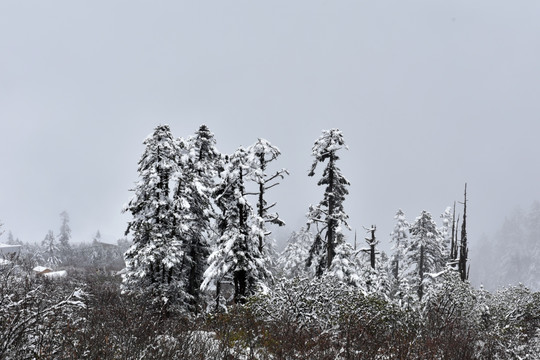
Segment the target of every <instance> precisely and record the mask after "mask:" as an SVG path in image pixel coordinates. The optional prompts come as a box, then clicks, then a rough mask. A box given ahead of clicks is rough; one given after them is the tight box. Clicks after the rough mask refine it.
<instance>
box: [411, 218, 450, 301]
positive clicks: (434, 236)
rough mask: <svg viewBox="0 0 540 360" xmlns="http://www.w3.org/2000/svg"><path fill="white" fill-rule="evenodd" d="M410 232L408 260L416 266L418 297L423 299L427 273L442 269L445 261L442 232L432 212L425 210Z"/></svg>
mask: <svg viewBox="0 0 540 360" xmlns="http://www.w3.org/2000/svg"><path fill="white" fill-rule="evenodd" d="M410 234H411V240H410V242H409V248H408V249H407V261H408V264H409V266H414V272H413V273H412V275H413V276H412V277H413V278H414V283H415V284H416V288H417V292H418V297H419V298H420V300H422V296H423V295H424V279H425V275H426V274H427V273H437V272H439V271H441V270H442V269H441V267H440V264H441V263H442V262H443V261H442V259H443V254H442V251H441V247H440V241H439V237H440V234H439V230H438V229H437V224H435V222H434V221H433V218H432V216H431V214H430V213H429V212H427V211H425V210H424V211H422V213H421V214H420V216H418V217H417V218H416V220H415V222H414V224H413V225H412V226H411V227H410Z"/></svg>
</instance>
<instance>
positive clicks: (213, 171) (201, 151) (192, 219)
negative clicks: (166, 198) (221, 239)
mask: <svg viewBox="0 0 540 360" xmlns="http://www.w3.org/2000/svg"><path fill="white" fill-rule="evenodd" d="M178 144H179V148H180V149H182V156H181V157H180V167H179V169H178V171H177V172H176V173H175V178H176V184H177V187H176V190H175V193H174V196H173V208H174V215H175V228H176V230H177V232H178V237H179V238H180V239H182V241H183V243H184V249H185V257H184V272H185V275H184V277H185V279H186V289H185V290H186V292H187V294H188V295H189V297H190V298H189V303H190V305H191V307H192V310H197V306H198V305H199V304H200V301H201V299H200V291H201V290H200V286H201V283H202V281H203V274H204V271H205V270H206V268H207V260H208V256H209V255H210V238H211V236H212V235H213V233H212V229H211V222H212V219H214V218H215V213H214V208H213V205H212V201H211V198H212V193H213V191H214V187H215V178H216V176H217V161H218V160H219V158H220V153H219V151H218V150H217V149H216V146H215V144H216V141H215V139H214V134H212V132H210V130H209V129H208V127H207V126H206V125H201V126H200V127H199V129H198V130H197V131H196V133H195V135H194V136H191V137H190V138H189V139H188V140H187V141H183V140H182V139H178Z"/></svg>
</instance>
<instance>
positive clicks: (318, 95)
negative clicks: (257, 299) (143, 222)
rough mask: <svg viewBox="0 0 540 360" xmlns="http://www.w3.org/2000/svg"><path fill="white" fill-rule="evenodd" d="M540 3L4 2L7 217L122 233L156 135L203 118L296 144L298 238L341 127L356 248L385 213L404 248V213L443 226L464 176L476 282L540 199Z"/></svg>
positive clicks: (2, 154) (285, 199) (274, 197)
mask: <svg viewBox="0 0 540 360" xmlns="http://www.w3.org/2000/svg"><path fill="white" fill-rule="evenodd" d="M539 15H540V3H538V2H537V1H532V0H531V1H525V0H524V1H519V2H518V3H516V2H505V1H475V2H472V3H471V2H468V1H452V2H448V1H407V2H403V1H397V0H388V1H377V2H367V1H340V2H329V1H307V0H306V1H294V2H291V1H273V2H252V1H227V2H223V1H221V2H220V1H208V2H204V3H194V2H193V3H192V2H183V1H159V2H152V3H150V2H143V1H92V2H72V1H54V2H41V1H25V2H20V1H2V2H0V136H1V141H0V164H1V165H2V171H1V176H0V204H1V205H0V221H2V222H3V223H4V226H3V229H4V230H5V231H6V232H7V231H11V232H12V233H13V236H14V237H16V238H19V239H20V240H22V241H24V242H30V243H34V242H41V241H42V240H43V238H44V237H45V235H46V234H47V231H48V230H49V229H51V230H54V231H55V232H56V231H57V230H58V228H59V227H60V217H59V214H60V213H61V212H62V211H64V210H66V211H67V212H68V213H69V215H70V218H71V222H70V226H71V228H72V231H73V238H72V241H73V242H81V241H91V240H92V238H93V236H94V234H95V233H96V231H97V230H99V231H100V232H101V235H102V238H103V240H104V241H107V242H111V243H114V242H116V240H117V239H119V238H121V237H123V234H124V231H125V229H126V224H127V221H128V220H129V217H128V214H123V213H122V212H121V210H122V207H123V205H124V204H125V203H127V202H128V201H129V199H130V197H131V193H130V192H129V189H131V188H132V187H133V185H134V183H135V182H136V181H137V162H138V160H139V158H140V155H141V154H142V152H143V145H142V142H143V140H144V139H145V137H146V136H147V135H149V134H150V133H152V131H153V129H154V127H155V126H156V125H158V124H169V125H170V126H171V130H172V132H173V134H174V135H175V136H176V137H187V136H190V135H192V134H193V133H194V132H195V131H196V130H197V128H198V126H199V125H201V124H206V125H208V126H209V128H210V130H211V131H212V132H213V133H214V134H215V137H216V139H217V146H218V148H219V149H220V150H221V151H222V152H224V153H231V152H233V151H234V150H235V149H236V148H237V147H238V146H241V145H242V146H248V145H250V144H252V143H254V142H255V141H256V140H257V138H259V137H260V138H265V139H267V140H269V141H270V142H271V143H272V144H273V145H275V146H277V147H279V148H280V150H281V152H282V156H281V157H280V158H279V159H278V160H277V161H276V162H275V163H274V166H275V167H276V168H282V167H284V168H287V169H288V170H289V171H290V176H288V177H287V178H286V179H285V180H283V181H282V182H281V185H280V186H278V187H276V188H274V189H272V190H271V192H270V193H269V197H268V200H269V201H277V202H278V205H277V206H276V210H277V211H278V212H279V214H280V216H281V217H282V218H283V219H284V220H285V221H286V223H287V226H286V227H285V228H283V229H279V230H277V229H276V230H275V231H274V234H275V235H276V237H277V239H278V241H279V242H281V243H283V242H284V241H285V240H286V239H287V237H288V236H289V234H290V232H292V231H294V230H298V229H299V228H300V227H301V226H302V225H303V224H304V223H305V213H306V212H307V209H308V206H309V204H311V203H316V202H318V201H319V200H320V199H321V198H322V194H323V189H322V188H320V187H318V186H317V185H316V184H317V181H318V178H317V176H319V175H320V174H318V175H316V176H315V178H309V177H308V176H307V173H308V170H309V168H310V165H311V162H312V159H311V147H312V145H313V142H314V141H315V140H316V139H317V137H318V136H319V135H320V133H321V130H322V129H329V128H339V129H341V130H342V131H343V133H344V136H345V140H346V142H347V145H348V146H349V151H346V152H343V153H342V154H341V155H342V159H341V161H340V168H341V170H342V171H343V174H344V175H345V176H346V177H347V178H348V179H349V181H350V182H351V186H350V195H349V196H348V198H347V200H346V202H345V210H346V211H347V212H348V214H349V216H350V221H349V224H350V225H351V227H352V228H353V231H352V232H348V233H347V232H346V234H347V235H348V239H349V241H351V242H352V241H353V239H354V230H357V231H358V238H359V239H362V238H363V236H364V231H363V229H362V226H369V225H371V224H375V225H377V237H378V238H379V239H380V241H381V246H382V247H383V249H385V250H387V251H388V250H389V249H390V246H389V243H388V241H389V238H390V236H389V234H390V232H391V231H392V228H393V225H394V219H393V217H394V214H395V212H396V211H397V209H398V208H402V209H403V210H404V212H405V214H406V215H407V217H408V220H409V221H410V222H413V221H414V218H415V217H416V216H418V215H419V214H420V212H421V211H422V210H423V209H425V210H428V211H430V212H431V213H432V214H433V216H434V218H435V219H437V220H438V218H439V215H440V214H441V213H442V212H443V211H444V209H445V208H446V207H447V206H451V205H452V204H453V202H454V201H462V199H463V186H464V183H465V182H467V183H468V199H469V203H468V209H467V210H468V214H467V215H468V232H469V246H470V248H471V250H470V255H471V258H473V259H475V260H474V261H473V262H472V263H471V277H472V278H473V280H474V279H475V273H477V274H478V273H480V271H478V272H477V269H479V268H480V267H481V266H484V264H483V263H490V262H491V263H492V262H493V261H494V260H493V259H492V258H490V257H489V256H487V255H486V256H479V254H481V253H482V251H483V246H484V245H482V244H486V243H489V241H490V237H491V236H492V235H493V234H495V233H496V232H497V231H498V229H500V228H501V226H502V224H503V222H504V219H505V217H507V216H509V214H512V213H513V211H515V209H516V208H523V209H529V208H530V207H531V204H532V203H533V201H534V200H538V199H540V181H539V180H540V167H539V166H538V156H539V155H540V142H539V141H538V136H539V134H540V121H539V118H538V117H539V116H538V114H540V102H539V101H538V94H539V93H540V67H539V66H538V64H539V63H540V42H539V41H538V38H539V35H540V22H538V18H539ZM458 209H459V211H460V212H461V207H458ZM439 223H440V222H439ZM480 239H483V241H480ZM5 240H6V234H4V235H3V236H2V237H0V241H5ZM476 259H478V260H476ZM475 261H476V262H475ZM484 273H485V271H484ZM486 276H487V275H486ZM480 280H481V279H480ZM480 280H478V279H477V280H476V281H477V282H480ZM482 281H483V280H482Z"/></svg>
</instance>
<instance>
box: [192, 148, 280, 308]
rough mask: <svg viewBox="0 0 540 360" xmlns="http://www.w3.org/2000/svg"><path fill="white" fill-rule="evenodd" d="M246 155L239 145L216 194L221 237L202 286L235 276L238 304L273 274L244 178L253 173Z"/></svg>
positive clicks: (235, 297) (227, 165)
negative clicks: (260, 240)
mask: <svg viewBox="0 0 540 360" xmlns="http://www.w3.org/2000/svg"><path fill="white" fill-rule="evenodd" d="M247 158H248V154H247V152H246V150H245V149H243V148H239V149H238V150H237V151H236V152H235V153H234V154H232V155H231V156H230V158H229V160H228V162H227V163H226V164H225V168H224V170H223V172H222V173H221V179H222V181H221V183H220V184H218V185H217V187H216V191H215V193H214V195H215V202H216V204H217V206H218V207H219V209H220V210H221V215H220V218H219V220H218V228H219V230H220V233H221V236H220V238H219V239H218V243H217V247H216V250H215V251H214V252H213V253H212V254H211V255H210V257H209V259H208V261H209V267H208V269H207V270H206V271H205V273H204V281H203V283H202V285H201V289H203V290H205V289H208V288H209V286H210V283H212V282H214V283H215V284H219V283H220V282H221V281H222V280H223V278H224V277H225V276H227V275H232V279H233V282H234V301H235V302H236V303H243V302H244V301H245V299H246V297H247V296H249V295H251V294H252V293H253V292H254V291H255V289H256V287H257V286H258V285H259V284H261V282H262V280H263V279H264V278H266V277H270V276H271V274H270V271H269V270H268V269H267V267H266V261H265V259H264V257H263V256H262V254H261V253H260V252H259V248H258V241H259V235H260V234H261V229H260V227H259V226H258V224H259V222H258V221H254V218H255V213H254V211H253V208H252V207H251V206H250V204H249V203H248V201H247V199H246V187H245V186H246V184H245V181H246V180H247V179H248V178H249V173H250V165H249V163H248V161H247ZM217 296H218V297H219V294H217Z"/></svg>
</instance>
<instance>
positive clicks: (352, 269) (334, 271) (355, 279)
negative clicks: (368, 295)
mask: <svg viewBox="0 0 540 360" xmlns="http://www.w3.org/2000/svg"><path fill="white" fill-rule="evenodd" d="M357 255H358V254H357V253H355V250H354V249H353V247H352V246H351V245H350V244H349V243H347V242H345V240H344V239H343V234H339V236H338V238H337V245H336V247H335V253H334V259H333V260H332V264H331V266H330V269H328V271H327V272H326V273H327V274H328V276H334V277H335V278H337V279H338V280H339V281H341V282H343V283H345V284H347V285H354V286H361V287H364V286H365V284H366V281H365V280H366V279H364V278H362V276H361V274H362V271H361V269H362V265H361V264H359V263H358V261H356V260H358V258H357V257H356V256H357Z"/></svg>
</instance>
